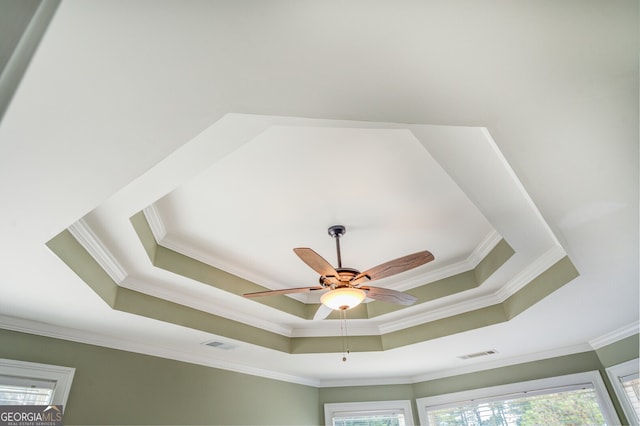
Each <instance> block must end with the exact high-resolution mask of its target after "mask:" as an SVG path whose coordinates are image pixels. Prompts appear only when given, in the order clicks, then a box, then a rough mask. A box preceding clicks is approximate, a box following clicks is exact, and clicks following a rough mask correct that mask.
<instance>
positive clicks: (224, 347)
mask: <svg viewBox="0 0 640 426" xmlns="http://www.w3.org/2000/svg"><path fill="white" fill-rule="evenodd" d="M203 345H205V346H209V347H211V348H216V349H222V350H224V351H228V350H229V349H235V348H237V346H236V345H232V344H231V343H225V342H219V341H217V340H213V341H211V342H204V343H203Z"/></svg>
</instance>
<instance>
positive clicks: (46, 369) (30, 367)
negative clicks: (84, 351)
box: [0, 359, 76, 408]
mask: <svg viewBox="0 0 640 426" xmlns="http://www.w3.org/2000/svg"><path fill="white" fill-rule="evenodd" d="M75 371H76V369H75V368H71V367H60V366H57V365H49V364H38V363H35V362H26V361H18V360H12V359H0V375H6V376H14V377H24V378H29V379H36V380H45V381H50V382H55V387H54V389H53V400H52V401H51V405H62V406H63V408H64V407H66V405H67V398H69V391H70V390H71V382H73V375H74V374H75Z"/></svg>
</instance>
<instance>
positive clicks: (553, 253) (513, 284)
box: [495, 245, 566, 303]
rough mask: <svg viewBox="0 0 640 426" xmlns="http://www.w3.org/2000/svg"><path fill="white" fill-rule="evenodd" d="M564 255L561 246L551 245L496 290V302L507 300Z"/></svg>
mask: <svg viewBox="0 0 640 426" xmlns="http://www.w3.org/2000/svg"><path fill="white" fill-rule="evenodd" d="M565 256H566V252H565V251H564V249H563V248H562V247H561V246H559V245H556V246H553V247H551V248H550V249H549V250H547V251H546V252H544V253H543V254H542V255H541V256H540V257H538V258H537V259H535V260H534V261H533V262H531V263H530V264H529V265H527V266H526V267H525V268H523V269H522V270H521V271H520V272H519V273H518V274H517V275H516V276H515V277H513V278H512V279H511V280H510V281H508V282H507V283H506V284H505V285H504V286H502V287H500V288H499V289H498V291H496V293H495V297H496V299H497V301H498V303H502V302H504V301H505V300H507V299H508V298H509V297H511V296H512V295H514V294H515V293H516V292H517V291H518V290H520V289H521V288H523V287H524V286H526V285H527V284H529V283H530V282H531V281H532V280H534V279H535V278H536V277H537V276H538V275H540V274H542V273H543V272H544V271H546V270H547V269H549V268H550V267H551V266H553V265H554V264H555V263H556V262H558V261H559V260H560V259H562V258H563V257H565Z"/></svg>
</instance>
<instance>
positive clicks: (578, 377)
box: [416, 371, 620, 426]
mask: <svg viewBox="0 0 640 426" xmlns="http://www.w3.org/2000/svg"><path fill="white" fill-rule="evenodd" d="M579 384H591V385H593V389H594V390H595V393H596V398H597V399H598V404H599V405H600V408H601V409H602V415H603V417H604V419H605V422H606V423H607V424H608V425H616V424H619V423H620V420H618V415H617V414H616V411H615V408H614V407H613V403H612V402H611V398H610V397H609V394H608V393H607V388H606V387H605V385H604V381H603V380H602V377H601V376H600V373H599V372H598V371H588V372H585V373H577V374H569V375H566V376H558V377H550V378H546V379H538V380H530V381H526V382H519V383H511V384H508V385H500V386H491V387H487V388H480V389H473V390H468V391H462V392H455V393H449V394H444V395H437V396H430V397H426V398H418V399H416V403H417V405H418V417H419V418H420V424H421V425H423V426H427V425H429V420H428V415H427V411H428V410H429V409H433V408H436V407H446V406H457V405H460V404H464V403H466V402H469V401H472V400H477V399H485V398H492V397H496V396H500V395H509V394H515V393H519V392H534V391H536V390H543V389H550V388H561V387H571V386H575V385H579Z"/></svg>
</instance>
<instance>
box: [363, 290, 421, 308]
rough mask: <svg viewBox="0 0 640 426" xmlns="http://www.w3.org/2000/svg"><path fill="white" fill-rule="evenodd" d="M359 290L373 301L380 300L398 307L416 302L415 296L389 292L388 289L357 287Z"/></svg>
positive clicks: (393, 291) (394, 291)
mask: <svg viewBox="0 0 640 426" xmlns="http://www.w3.org/2000/svg"><path fill="white" fill-rule="evenodd" d="M359 288H360V289H361V290H364V291H366V292H367V297H369V298H371V299H375V300H382V301H383V302H391V303H397V304H398V305H405V306H409V305H413V304H414V303H416V300H418V299H417V298H416V297H415V296H412V295H410V294H407V293H402V292H401V291H396V290H391V289H388V288H380V287H368V286H367V287H364V286H363V287H359Z"/></svg>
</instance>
